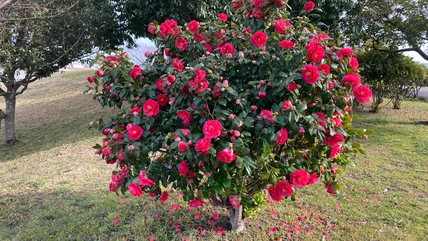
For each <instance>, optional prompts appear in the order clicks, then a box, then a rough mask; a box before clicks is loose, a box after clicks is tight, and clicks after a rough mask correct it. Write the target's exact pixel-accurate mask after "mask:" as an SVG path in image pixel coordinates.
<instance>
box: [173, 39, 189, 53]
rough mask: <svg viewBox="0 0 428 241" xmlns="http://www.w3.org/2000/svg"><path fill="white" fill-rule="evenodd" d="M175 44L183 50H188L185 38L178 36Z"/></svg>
mask: <svg viewBox="0 0 428 241" xmlns="http://www.w3.org/2000/svg"><path fill="white" fill-rule="evenodd" d="M175 46H176V47H177V49H179V50H181V51H186V49H187V40H186V39H185V38H177V39H176V40H175Z"/></svg>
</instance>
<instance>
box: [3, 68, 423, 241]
mask: <svg viewBox="0 0 428 241" xmlns="http://www.w3.org/2000/svg"><path fill="white" fill-rule="evenodd" d="M88 73H89V72H87V71H86V72H85V71H83V72H82V71H77V70H76V71H68V72H66V73H63V74H59V73H58V74H55V75H54V76H53V77H52V78H48V79H43V80H42V81H39V82H38V83H34V84H33V85H31V86H30V88H29V90H28V91H27V92H25V93H24V94H23V95H22V96H19V97H18V106H17V122H16V124H17V133H18V138H19V142H18V143H16V145H15V146H6V145H4V144H3V143H4V141H5V140H4V135H3V133H1V135H0V240H149V239H150V238H151V237H153V238H155V240H184V239H185V238H188V239H189V240H275V239H276V238H278V240H281V239H282V240H289V239H292V240H321V239H323V238H325V239H326V240H406V241H408V240H424V239H426V237H428V102H422V101H406V102H404V104H403V110H392V109H391V108H390V107H384V108H383V109H382V110H381V111H380V113H379V114H371V113H368V112H365V111H358V112H357V113H356V114H357V115H358V116H359V119H357V120H355V124H356V126H358V127H366V128H370V129H374V130H375V131H376V133H375V134H374V135H373V136H371V137H370V138H369V140H368V141H367V142H365V143H364V144H363V146H364V147H365V149H366V151H367V156H358V157H357V158H356V159H355V162H356V163H357V166H356V167H355V168H349V169H348V170H346V172H345V174H344V176H343V177H342V180H343V184H344V191H343V193H342V194H341V195H339V196H331V195H328V194H327V192H326V191H325V189H324V187H323V186H322V185H321V184H320V183H318V184H315V185H312V186H311V187H308V188H305V189H303V190H301V191H299V193H298V200H297V201H295V202H293V201H290V200H286V201H282V202H281V203H275V204H272V205H268V206H265V207H263V208H262V209H261V210H260V212H259V213H258V214H257V215H256V216H254V217H253V218H250V219H248V220H247V224H246V225H247V231H246V232H244V233H243V234H239V235H235V234H232V233H229V232H225V233H223V232H222V231H223V230H222V228H225V227H227V221H228V217H227V212H226V211H225V210H221V209H218V208H213V207H211V206H209V205H207V206H206V207H204V208H201V209H196V210H191V211H189V210H188V209H187V205H186V204H185V203H184V202H182V201H179V199H178V195H179V194H178V193H172V194H171V195H170V199H169V200H168V201H167V202H166V203H164V204H160V203H158V202H156V203H155V202H153V201H152V199H151V198H150V197H148V196H144V197H143V198H141V199H136V198H131V197H130V196H129V195H127V196H117V195H116V194H114V193H110V192H109V191H108V183H109V182H110V175H111V171H112V170H113V169H114V166H112V165H107V164H105V163H104V162H103V161H102V160H101V159H100V158H99V156H97V155H94V150H93V149H92V148H91V147H92V146H93V145H94V144H95V143H96V142H98V141H99V140H100V138H101V135H100V133H98V132H97V131H95V130H89V129H88V123H89V122H90V121H93V120H95V119H96V118H99V117H100V116H104V117H108V116H109V115H110V114H112V113H113V112H114V110H110V109H106V108H104V109H103V108H101V107H100V106H99V105H98V104H97V103H96V102H95V101H93V100H92V99H91V97H90V96H88V95H83V94H82V91H83V89H84V88H85V84H86V83H85V82H86V80H85V79H86V76H87V75H88ZM1 101H3V100H0V108H1V106H3V104H4V102H1ZM1 131H3V130H1ZM121 199H122V202H123V201H124V202H123V203H122V202H121V201H120V200H121ZM176 209H177V210H176ZM198 212H199V213H200V214H201V216H200V217H199V218H198V217H197V216H198V215H196V217H195V214H197V213H198ZM213 213H214V215H213ZM216 214H220V217H219V219H215V218H217V215H216ZM218 227H220V228H218ZM275 228H276V229H275Z"/></svg>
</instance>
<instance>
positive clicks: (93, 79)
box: [88, 75, 95, 84]
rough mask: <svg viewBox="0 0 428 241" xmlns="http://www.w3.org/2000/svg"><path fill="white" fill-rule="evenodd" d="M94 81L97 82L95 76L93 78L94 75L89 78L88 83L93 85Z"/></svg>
mask: <svg viewBox="0 0 428 241" xmlns="http://www.w3.org/2000/svg"><path fill="white" fill-rule="evenodd" d="M94 81H95V78H94V76H92V75H91V76H88V82H89V83H91V84H92V83H94Z"/></svg>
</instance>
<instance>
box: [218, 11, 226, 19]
mask: <svg viewBox="0 0 428 241" xmlns="http://www.w3.org/2000/svg"><path fill="white" fill-rule="evenodd" d="M217 17H218V19H220V20H221V21H227V15H226V14H224V13H219V14H218V15H217Z"/></svg>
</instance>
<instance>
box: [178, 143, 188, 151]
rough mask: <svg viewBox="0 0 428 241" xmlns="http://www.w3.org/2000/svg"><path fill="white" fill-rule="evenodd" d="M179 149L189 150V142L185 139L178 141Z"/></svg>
mask: <svg viewBox="0 0 428 241" xmlns="http://www.w3.org/2000/svg"><path fill="white" fill-rule="evenodd" d="M178 150H180V151H181V152H185V151H186V150H187V143H186V142H184V141H180V142H179V143H178Z"/></svg>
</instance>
